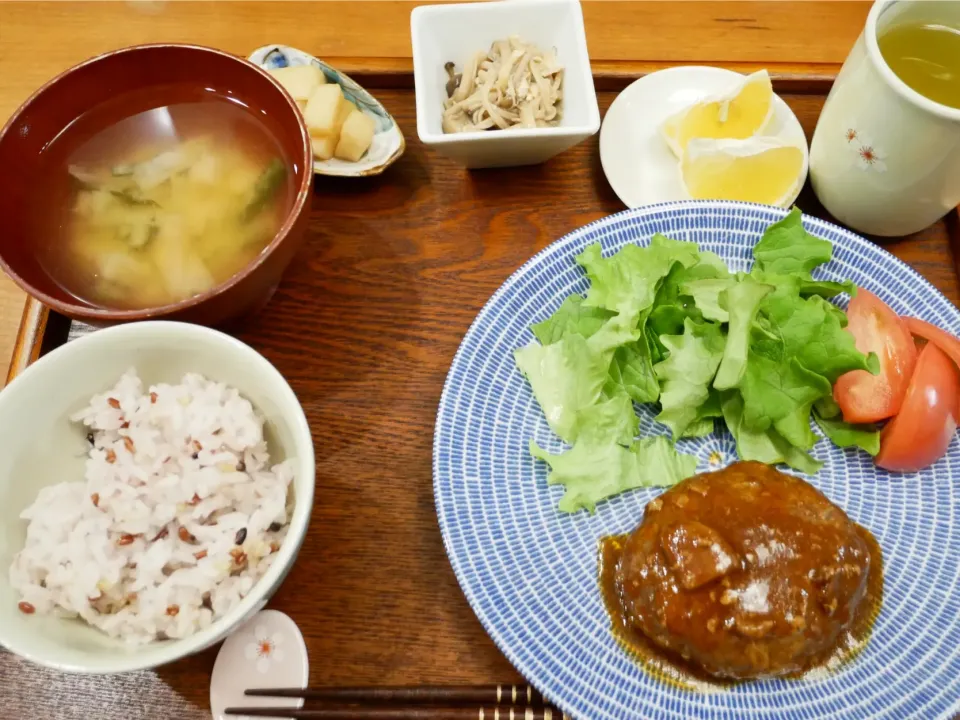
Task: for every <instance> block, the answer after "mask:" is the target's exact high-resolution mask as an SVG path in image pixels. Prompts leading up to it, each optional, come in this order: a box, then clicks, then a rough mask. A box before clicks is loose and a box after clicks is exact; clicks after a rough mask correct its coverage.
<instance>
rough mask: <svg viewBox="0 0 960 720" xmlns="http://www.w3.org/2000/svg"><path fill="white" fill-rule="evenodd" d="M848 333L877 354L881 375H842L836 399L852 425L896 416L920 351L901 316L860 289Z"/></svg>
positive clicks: (862, 347) (860, 347) (861, 347)
mask: <svg viewBox="0 0 960 720" xmlns="http://www.w3.org/2000/svg"><path fill="white" fill-rule="evenodd" d="M847 318H848V320H849V324H848V325H847V330H848V331H850V333H851V334H852V335H853V339H854V340H855V341H856V344H857V350H859V351H860V352H862V353H869V352H874V353H876V354H877V358H879V360H880V374H879V375H871V374H870V373H868V372H867V371H866V370H854V371H853V372H848V373H846V374H845V375H841V376H840V377H839V378H838V379H837V382H836V383H835V384H834V386H833V397H834V399H835V400H836V401H837V405H839V406H840V410H841V411H843V419H844V420H846V421H847V422H851V423H870V422H876V421H877V420H883V419H884V418H888V417H892V416H894V415H896V414H897V412H899V410H900V406H901V404H902V403H903V397H904V395H906V393H907V385H908V384H909V383H910V377H911V375H913V368H914V365H916V363H917V349H916V346H915V345H914V343H913V338H912V337H911V336H910V332H909V331H908V330H907V328H906V326H905V325H904V323H903V321H902V320H901V319H900V316H899V315H897V314H896V313H895V312H894V311H893V310H891V309H890V308H889V307H888V306H887V304H886V303H885V302H883V300H881V299H880V298H878V297H877V296H876V295H874V294H873V293H872V292H870V291H868V290H864V289H863V288H859V289H858V290H857V294H856V295H855V296H854V298H853V299H852V300H851V301H850V306H849V307H848V308H847Z"/></svg>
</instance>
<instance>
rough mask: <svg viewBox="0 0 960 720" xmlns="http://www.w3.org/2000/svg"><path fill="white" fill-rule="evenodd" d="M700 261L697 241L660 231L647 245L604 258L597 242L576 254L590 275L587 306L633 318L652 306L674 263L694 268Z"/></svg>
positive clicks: (626, 248) (627, 246)
mask: <svg viewBox="0 0 960 720" xmlns="http://www.w3.org/2000/svg"><path fill="white" fill-rule="evenodd" d="M698 260H699V250H698V248H697V245H696V243H688V242H681V241H679V240H671V239H669V238H667V237H664V236H663V235H660V234H659V233H658V234H656V235H654V236H653V238H652V239H651V241H650V245H649V246H647V247H640V246H639V245H632V244H630V245H625V246H624V247H623V248H622V249H621V250H620V251H619V252H618V253H616V254H615V255H613V256H611V257H609V258H605V257H603V254H602V251H601V248H600V245H599V243H597V244H594V245H590V246H589V247H587V249H586V250H584V251H583V253H581V254H580V255H579V256H578V257H577V263H579V264H580V265H581V266H582V267H583V268H584V269H585V270H586V271H587V276H588V277H589V278H590V290H589V291H588V292H587V299H586V305H587V306H591V307H601V308H605V309H607V310H611V311H613V312H617V313H620V314H624V315H627V316H633V317H636V316H637V315H638V314H639V313H640V312H642V311H643V310H646V309H647V308H649V307H651V306H652V305H653V302H654V300H655V299H656V296H657V291H658V289H659V286H660V282H661V281H662V279H663V278H664V277H665V276H666V275H667V274H668V273H669V272H670V270H671V269H672V268H673V266H674V264H675V263H680V264H681V265H683V266H684V267H691V266H693V265H695V264H696V263H697V261H698Z"/></svg>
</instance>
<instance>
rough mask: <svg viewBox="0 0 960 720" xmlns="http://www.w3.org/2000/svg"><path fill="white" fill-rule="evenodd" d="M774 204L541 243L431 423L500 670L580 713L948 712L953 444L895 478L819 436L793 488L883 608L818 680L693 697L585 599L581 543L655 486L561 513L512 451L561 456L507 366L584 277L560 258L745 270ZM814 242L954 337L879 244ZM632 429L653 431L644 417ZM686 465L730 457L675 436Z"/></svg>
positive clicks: (594, 718) (721, 441) (841, 239)
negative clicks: (854, 648) (707, 258)
mask: <svg viewBox="0 0 960 720" xmlns="http://www.w3.org/2000/svg"><path fill="white" fill-rule="evenodd" d="M783 215H784V211H782V210H779V209H774V208H769V207H765V206H757V205H749V204H743V203H731V202H715V201H708V202H704V201H695V202H683V203H667V204H663V205H655V206H648V207H644V208H639V209H636V210H630V211H627V212H623V213H620V214H617V215H613V216H611V217H608V218H606V219H604V220H601V221H599V222H596V223H593V224H591V225H588V226H586V227H584V228H581V229H580V230H577V231H575V232H573V233H571V234H570V235H567V236H566V237H564V238H562V239H561V240H559V241H557V242H555V243H554V244H552V245H550V246H549V247H547V248H546V249H544V250H543V251H542V252H540V253H539V254H537V255H536V256H535V257H533V258H532V259H531V260H530V261H529V262H527V263H526V264H525V265H524V266H523V267H521V268H520V269H519V270H518V271H517V272H516V273H514V275H513V276H512V277H510V279H509V280H507V282H506V283H504V285H503V286H502V287H501V288H500V289H499V290H498V291H497V292H496V293H495V294H494V296H493V297H492V298H491V299H490V301H489V302H488V303H487V305H486V306H485V307H484V308H483V310H482V311H481V312H480V314H479V316H478V317H477V319H476V321H475V322H474V323H473V325H472V327H471V328H470V330H469V332H468V333H467V335H466V337H465V338H464V340H463V343H462V345H461V347H460V349H459V351H458V353H457V355H456V357H455V359H454V361H453V366H452V367H451V369H450V373H449V376H448V377H447V382H446V385H445V387H444V391H443V396H442V398H441V401H440V408H439V412H438V415H437V424H436V433H435V438H434V453H433V477H434V495H435V500H436V506H437V514H438V516H439V522H440V528H441V531H442V534H443V541H444V544H445V546H446V550H447V554H448V555H449V557H450V561H451V563H452V565H453V568H454V571H455V572H456V575H457V578H458V580H459V582H460V586H461V587H462V588H463V591H464V593H465V594H466V597H467V600H468V601H469V602H470V605H471V606H472V607H473V609H474V611H475V612H476V614H477V616H478V617H479V618H480V621H481V622H482V623H483V625H484V627H485V628H486V630H487V632H488V633H489V634H490V636H491V637H492V638H493V640H494V641H495V642H496V643H497V645H498V646H499V647H500V649H501V650H502V651H503V652H504V653H505V654H506V656H507V657H508V658H509V659H510V661H511V662H512V663H513V664H514V665H515V666H516V668H517V669H518V670H519V671H520V672H521V673H522V674H523V675H524V676H525V677H526V678H527V679H528V680H530V681H531V682H532V683H533V684H534V685H535V686H537V687H538V688H539V689H540V690H541V691H542V692H543V693H544V694H545V695H546V696H547V697H549V698H551V699H552V700H553V701H554V702H556V703H557V704H558V705H559V706H560V707H561V708H562V709H563V710H564V711H565V712H567V713H569V714H570V715H572V716H573V717H575V718H578V719H579V720H584V719H590V720H600V719H603V718H609V719H611V720H612V719H614V718H616V719H618V720H619V719H625V718H649V719H654V718H676V719H678V720H680V719H686V718H694V717H702V718H716V719H717V720H719V719H720V718H724V719H730V720H733V719H737V720H745V719H748V718H749V719H759V718H771V719H772V718H777V719H784V718H805V719H810V720H813V719H815V718H817V719H819V718H845V719H848V720H853V719H854V718H897V719H900V718H936V717H949V716H951V715H953V714H954V713H955V712H957V711H958V710H960V599H958V593H957V588H958V580H960V563H958V559H960V535H958V533H957V531H956V529H955V528H956V526H957V523H958V521H960V514H958V512H957V510H958V499H960V484H958V482H957V480H956V478H957V476H958V474H960V448H958V444H957V441H956V440H954V442H953V443H952V444H951V446H950V449H949V452H948V454H947V456H946V457H944V458H943V459H942V460H940V461H939V462H938V463H936V465H934V466H933V467H931V468H928V469H926V470H924V471H922V472H920V473H915V474H906V475H895V474H889V473H887V472H885V471H882V470H878V469H877V468H876V467H874V465H873V463H872V462H871V459H870V458H869V457H868V456H867V455H866V454H865V453H862V452H855V451H852V450H847V451H845V450H841V449H838V448H836V447H834V446H832V445H831V444H829V443H828V442H826V441H821V442H820V443H818V444H817V446H816V448H815V450H814V453H813V454H814V455H815V456H816V457H817V458H818V459H820V460H823V461H824V463H825V464H824V467H823V469H822V470H821V471H820V472H819V473H818V474H817V475H816V476H815V477H811V478H808V479H809V480H810V481H811V482H812V483H813V484H814V485H815V486H816V487H818V488H819V489H820V490H822V491H823V492H824V493H826V495H827V496H828V497H829V498H830V499H832V500H833V501H834V502H836V503H837V504H839V505H840V507H842V508H843V509H844V510H846V512H847V513H848V514H849V515H850V517H851V518H853V519H854V520H855V521H857V522H859V523H861V524H863V525H865V526H866V527H867V528H869V529H870V530H871V531H872V532H873V533H874V535H875V536H876V538H877V540H878V541H879V543H880V545H881V547H882V549H883V554H884V572H885V588H884V601H883V608H882V610H881V613H880V616H879V618H878V619H877V622H876V625H875V627H874V631H873V635H872V637H871V639H870V641H869V643H868V644H867V647H866V648H865V649H864V650H863V651H862V652H861V653H860V654H859V655H858V656H857V657H856V658H855V659H854V660H853V661H851V662H850V663H848V664H846V665H844V666H843V667H841V668H840V669H839V670H838V671H836V672H833V673H828V674H826V676H824V677H820V678H819V679H803V680H766V681H758V682H751V683H744V684H741V685H738V686H736V687H734V688H733V689H729V690H724V691H720V692H714V693H698V692H693V691H690V690H686V689H681V688H678V687H674V686H672V685H668V684H666V683H663V682H661V681H658V680H657V679H655V678H653V677H652V676H650V675H649V674H647V673H645V672H644V671H643V670H642V669H641V668H640V667H639V666H638V665H637V664H636V663H635V662H634V660H632V659H631V658H630V657H629V656H627V655H626V653H625V652H624V651H623V650H621V649H620V647H619V646H618V645H617V644H616V642H615V641H614V639H613V637H612V635H611V633H610V622H609V618H608V616H607V613H606V611H605V609H604V607H603V605H602V601H601V599H600V596H599V593H598V589H597V580H596V574H597V562H596V554H597V541H598V539H599V538H600V537H602V536H604V535H609V534H612V533H622V532H627V531H629V530H631V529H632V528H633V527H635V526H636V524H637V523H638V522H639V521H640V518H641V516H642V514H643V507H644V505H645V504H646V503H647V502H648V501H649V500H650V499H651V498H652V497H654V496H655V495H656V494H657V492H659V491H656V490H637V491H633V492H630V493H627V494H624V495H620V496H619V497H616V498H614V499H612V500H610V501H607V502H604V503H602V504H601V505H600V506H599V507H598V508H597V512H596V514H595V515H592V516H591V515H588V514H586V513H585V512H581V513H578V514H577V515H574V516H570V515H562V514H560V513H559V512H558V511H557V509H556V506H557V501H558V500H559V497H560V495H562V488H559V487H552V488H548V487H547V485H546V475H547V471H546V468H545V466H544V465H542V464H540V463H536V462H534V460H533V459H532V458H531V457H530V455H529V454H528V452H527V443H528V441H529V440H531V439H534V440H536V441H537V442H538V443H540V444H541V445H542V446H543V447H545V448H546V449H548V450H550V451H551V452H557V451H559V450H561V449H562V447H563V446H562V444H561V443H560V441H559V440H558V439H557V438H556V437H554V436H553V434H552V433H551V432H550V430H549V428H548V427H547V424H546V421H545V419H544V417H543V415H542V413H541V411H540V408H539V407H538V405H537V403H536V400H535V399H534V397H533V394H532V393H531V391H530V388H529V387H528V385H527V383H526V382H525V381H524V379H523V377H522V376H521V374H520V372H519V371H518V370H517V369H516V367H515V365H514V362H513V356H512V350H513V349H514V348H517V347H520V346H522V345H524V344H526V343H528V342H530V341H531V340H532V339H533V336H532V334H531V332H530V330H529V327H530V325H531V324H532V323H534V322H538V321H540V320H543V319H545V318H547V317H548V316H549V315H550V314H551V313H553V312H554V311H555V310H556V309H557V308H558V307H559V305H560V303H561V302H562V301H563V299H564V298H565V297H566V296H567V295H569V294H571V293H583V292H584V291H585V290H586V289H587V281H586V279H585V277H584V276H583V274H582V272H581V271H580V269H579V268H578V267H577V266H576V265H575V263H574V257H575V256H576V255H577V254H578V253H579V252H581V251H582V250H583V249H584V248H585V247H586V246H587V245H589V244H591V243H594V242H600V243H601V244H602V246H603V249H604V252H605V254H610V253H613V252H615V251H616V250H617V249H619V248H620V247H621V246H623V245H625V244H626V243H636V244H640V245H645V244H646V243H648V242H649V239H650V237H651V236H652V235H653V234H654V233H657V232H662V233H664V234H666V235H668V236H669V237H672V238H677V239H681V240H690V241H694V242H696V243H698V244H699V245H700V247H701V248H702V249H705V250H712V251H714V252H716V253H717V254H719V255H720V256H721V257H722V258H723V259H724V260H725V261H726V262H727V264H728V265H729V266H730V268H731V269H732V270H746V269H748V268H749V265H750V262H751V257H752V255H751V251H752V248H753V246H754V245H755V243H756V242H757V241H758V240H759V238H760V236H761V235H762V233H763V231H764V229H765V228H766V227H767V226H768V225H769V224H770V223H772V222H775V221H777V220H779V219H781V218H782V217H783ZM804 225H805V226H806V228H807V229H808V230H809V231H810V232H811V233H813V234H814V235H816V236H818V237H822V238H826V239H828V240H830V241H831V242H832V243H833V245H834V255H833V260H832V261H831V262H830V263H829V264H828V265H826V266H824V267H822V268H821V269H820V270H819V271H818V273H817V276H818V277H819V278H822V279H828V280H844V279H848V278H849V279H852V280H853V281H854V282H856V283H857V284H858V285H860V286H862V287H865V288H867V289H869V290H870V291H872V292H874V293H875V294H877V295H878V296H879V297H881V298H882V299H883V300H884V301H885V302H887V303H888V304H889V305H890V306H891V307H892V308H893V309H894V310H895V311H896V312H898V313H901V314H904V315H913V316H917V317H920V318H923V319H926V320H929V321H931V322H933V323H935V324H937V325H939V326H941V327H943V328H946V329H947V330H949V331H951V332H953V333H958V332H960V312H958V311H957V309H956V308H955V307H954V306H953V305H952V304H951V303H950V302H949V301H948V300H947V299H946V298H945V297H944V296H943V295H942V294H940V293H939V292H938V291H937V290H936V289H935V288H934V287H933V286H932V285H931V284H930V283H929V282H927V281H926V280H924V279H923V278H922V277H921V276H920V275H918V274H917V273H916V272H915V271H913V270H912V269H911V268H909V267H908V266H907V265H905V264H904V263H902V262H900V261H899V260H897V259H896V258H894V257H893V256H892V255H890V254H889V253H887V252H886V251H885V250H883V249H881V248H879V247H878V246H876V245H874V244H872V243H870V242H867V241H866V240H864V239H862V238H860V237H858V236H856V235H854V234H853V233H851V232H849V231H847V230H844V229H842V228H839V227H837V226H835V225H831V224H829V223H827V222H823V221H821V220H817V219H814V218H809V217H806V218H804ZM639 412H640V416H641V433H642V434H654V433H659V434H663V433H665V428H663V427H661V426H658V425H657V424H656V423H655V422H654V421H653V414H652V413H651V411H650V410H649V409H648V408H640V409H639ZM680 445H681V448H680V449H681V450H684V451H686V452H690V453H693V454H695V455H697V457H698V458H699V460H700V465H699V468H698V469H699V470H700V471H705V470H707V469H710V462H709V460H708V458H709V457H710V456H711V454H712V453H716V454H715V455H714V458H713V460H714V461H716V460H717V459H718V458H719V459H720V460H721V462H722V463H727V462H730V461H732V460H734V459H735V457H734V454H735V451H734V444H733V441H732V439H731V438H730V436H729V434H727V433H726V432H725V431H724V432H722V433H720V432H718V433H715V434H714V435H713V436H710V437H706V438H700V439H693V440H687V441H682V442H681V443H680Z"/></svg>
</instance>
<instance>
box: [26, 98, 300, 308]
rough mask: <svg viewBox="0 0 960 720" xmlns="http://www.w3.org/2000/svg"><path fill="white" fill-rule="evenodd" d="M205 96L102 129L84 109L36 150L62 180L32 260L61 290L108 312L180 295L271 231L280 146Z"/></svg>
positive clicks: (289, 193)
mask: <svg viewBox="0 0 960 720" xmlns="http://www.w3.org/2000/svg"><path fill="white" fill-rule="evenodd" d="M206 95H207V96H208V97H203V98H202V99H200V100H199V101H197V102H186V103H181V104H173V105H168V106H165V107H162V108H156V109H153V110H148V111H146V112H141V113H137V114H134V115H131V116H127V117H125V118H124V119H122V120H120V121H119V122H114V123H112V124H109V123H108V124H106V125H105V126H103V125H99V126H98V125H97V124H96V120H97V118H96V117H95V116H96V115H97V113H98V111H99V110H100V108H97V109H94V110H93V111H92V112H91V113H90V115H92V116H94V117H92V118H87V116H84V117H82V118H81V119H80V120H78V121H77V123H75V124H76V125H85V127H80V128H78V129H76V130H72V126H71V129H68V130H67V131H65V132H64V133H63V136H62V138H60V139H58V140H57V141H56V142H55V143H54V146H57V147H52V148H51V149H50V150H48V151H45V154H47V153H48V152H49V153H50V154H51V157H50V158H49V159H48V162H50V163H51V164H54V166H53V167H52V168H51V172H52V173H53V175H51V176H52V177H54V178H55V179H56V180H58V181H59V180H62V182H61V183H60V186H57V192H55V197H56V198H58V199H59V200H60V202H58V203H57V205H56V206H55V207H54V213H52V214H53V215H54V216H55V220H56V223H57V225H56V227H55V228H54V229H53V232H52V233H48V235H52V238H53V239H52V240H51V241H50V242H48V247H47V248H46V252H45V253H42V255H41V256H42V257H43V258H44V259H45V265H46V269H47V271H48V273H49V274H50V275H51V276H52V277H53V278H54V279H55V280H57V282H59V283H60V285H61V286H63V287H64V289H66V290H68V291H69V292H70V293H72V294H73V295H75V296H77V297H78V298H80V299H82V300H84V301H86V302H88V303H90V304H93V305H103V306H108V307H111V308H121V309H137V308H146V307H156V306H160V305H167V304H171V303H175V302H179V301H181V300H185V299H187V298H190V297H192V296H195V295H198V294H200V293H204V292H206V291H208V290H210V289H212V288H214V287H215V286H217V285H218V284H220V283H222V282H224V281H225V280H227V279H228V278H230V277H231V276H232V275H234V274H236V273H237V272H238V271H240V270H242V269H243V268H244V267H245V266H246V265H248V264H249V263H250V262H251V261H252V260H253V259H254V258H255V257H256V256H257V255H258V254H260V253H261V252H262V251H263V249H264V248H265V247H266V246H267V245H268V244H269V243H270V241H271V240H272V239H273V237H274V236H275V235H276V233H277V231H278V230H279V228H280V226H281V225H282V223H283V220H284V218H285V217H286V215H287V214H288V213H289V210H290V207H291V205H292V200H293V177H292V173H291V172H290V170H289V163H288V162H287V160H286V158H285V157H284V155H283V152H282V150H281V148H280V146H279V143H278V142H277V141H276V140H275V138H274V137H273V135H272V134H271V133H270V132H269V131H268V129H267V128H266V127H265V126H263V125H262V124H261V122H260V120H259V119H258V118H256V117H254V116H253V114H252V112H251V111H249V110H247V109H245V108H243V107H241V106H238V105H236V104H234V103H231V102H227V101H226V100H224V99H223V98H221V97H219V96H216V95H213V94H211V93H206ZM108 110H110V109H109V108H108V109H107V110H104V111H103V112H104V117H109V116H110V112H108ZM113 114H114V115H115V114H116V109H113ZM72 135H76V139H73V140H72V141H71V136H72ZM61 161H62V162H61Z"/></svg>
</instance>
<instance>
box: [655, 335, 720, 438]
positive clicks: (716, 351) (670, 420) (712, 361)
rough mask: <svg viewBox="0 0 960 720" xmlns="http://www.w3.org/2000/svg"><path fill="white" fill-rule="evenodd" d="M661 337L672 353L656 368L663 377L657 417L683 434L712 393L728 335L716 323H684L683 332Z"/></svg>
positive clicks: (696, 417)
mask: <svg viewBox="0 0 960 720" xmlns="http://www.w3.org/2000/svg"><path fill="white" fill-rule="evenodd" d="M660 341H661V342H662V343H663V344H664V345H665V346H666V347H667V349H668V350H669V352H670V354H669V355H668V356H667V358H666V359H665V360H663V361H662V362H659V363H657V364H656V365H655V366H654V368H653V370H654V372H655V373H656V374H657V379H658V380H660V405H661V410H660V414H659V415H657V418H656V419H657V421H658V422H661V423H663V424H664V425H666V426H667V427H669V428H670V431H671V432H672V433H673V437H674V439H677V438H680V437H682V436H683V435H684V433H685V432H686V431H687V428H688V427H689V426H690V425H691V424H693V423H695V422H696V421H697V420H698V419H700V418H699V417H698V411H699V409H700V406H701V405H703V404H704V403H705V402H706V401H707V400H708V399H709V397H710V382H711V381H712V380H713V377H714V375H716V372H717V367H718V366H719V364H720V358H721V357H723V346H724V335H723V331H722V330H721V329H720V326H719V325H716V324H714V323H701V324H696V323H694V322H693V321H691V320H689V319H688V320H687V321H686V322H685V323H684V332H683V335H663V336H661V337H660Z"/></svg>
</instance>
